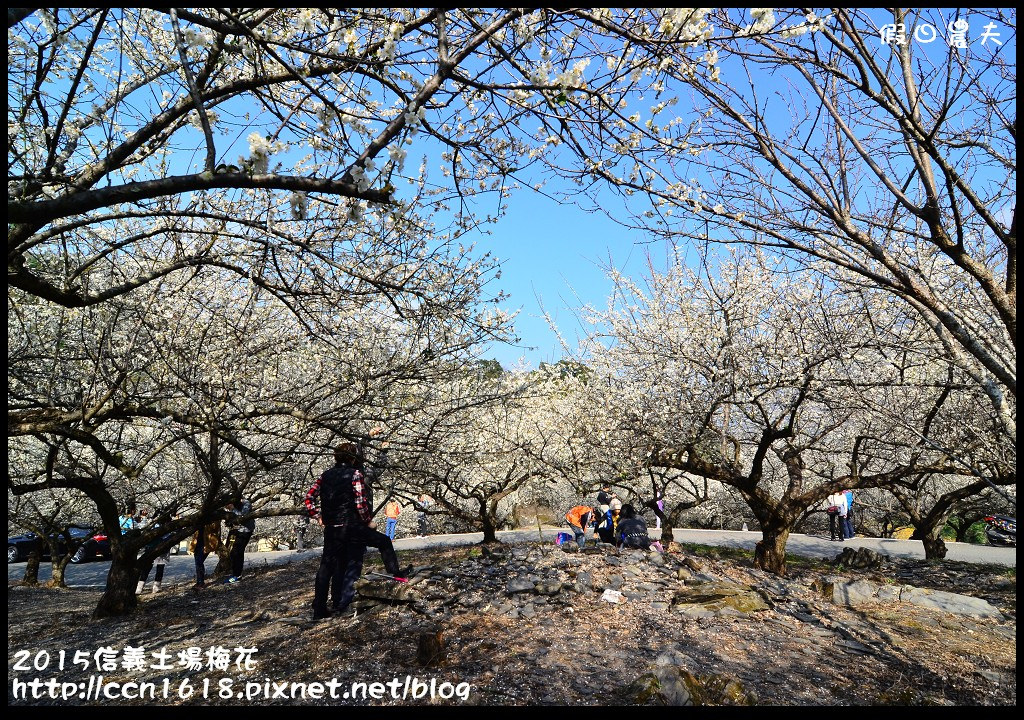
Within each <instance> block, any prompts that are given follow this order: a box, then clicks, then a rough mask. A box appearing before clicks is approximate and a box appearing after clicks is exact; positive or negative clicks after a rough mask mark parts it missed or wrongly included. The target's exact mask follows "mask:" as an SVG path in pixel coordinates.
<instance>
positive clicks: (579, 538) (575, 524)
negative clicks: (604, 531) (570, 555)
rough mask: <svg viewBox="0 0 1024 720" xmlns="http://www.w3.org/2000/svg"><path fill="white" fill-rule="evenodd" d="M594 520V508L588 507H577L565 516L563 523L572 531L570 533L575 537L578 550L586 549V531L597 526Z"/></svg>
mask: <svg viewBox="0 0 1024 720" xmlns="http://www.w3.org/2000/svg"><path fill="white" fill-rule="evenodd" d="M596 518H597V515H596V513H595V512H594V508H592V507H590V506H589V505H577V506H575V507H574V508H572V509H571V510H569V512H567V513H566V514H565V521H566V522H567V523H568V524H569V527H570V528H571V529H572V533H573V535H574V536H575V537H576V544H577V545H578V546H579V548H580V550H582V549H583V548H585V547H586V545H587V529H588V528H589V527H590V526H592V525H596V524H597V522H596Z"/></svg>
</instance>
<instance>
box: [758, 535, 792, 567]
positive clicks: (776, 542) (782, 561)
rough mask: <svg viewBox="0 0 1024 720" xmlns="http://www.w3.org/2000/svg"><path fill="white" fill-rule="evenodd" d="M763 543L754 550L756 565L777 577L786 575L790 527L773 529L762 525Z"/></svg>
mask: <svg viewBox="0 0 1024 720" xmlns="http://www.w3.org/2000/svg"><path fill="white" fill-rule="evenodd" d="M761 535H762V536H761V541H760V542H759V543H757V545H756V546H755V548H754V565H755V567H758V568H760V569H762V570H764V571H765V572H770V573H774V574H775V575H785V574H786V541H787V540H788V539H789V528H788V527H773V526H771V525H767V524H765V523H763V522H762V523H761Z"/></svg>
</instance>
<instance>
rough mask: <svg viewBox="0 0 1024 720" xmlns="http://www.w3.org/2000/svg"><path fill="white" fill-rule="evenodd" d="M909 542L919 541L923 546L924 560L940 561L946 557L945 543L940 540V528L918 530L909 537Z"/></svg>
mask: <svg viewBox="0 0 1024 720" xmlns="http://www.w3.org/2000/svg"><path fill="white" fill-rule="evenodd" d="M910 539H911V540H920V541H921V543H922V544H923V545H924V557H925V559H926V560H942V559H943V558H945V557H946V543H945V541H944V540H943V539H942V526H941V525H940V526H938V527H933V528H919V529H917V530H915V531H914V534H913V535H911V536H910Z"/></svg>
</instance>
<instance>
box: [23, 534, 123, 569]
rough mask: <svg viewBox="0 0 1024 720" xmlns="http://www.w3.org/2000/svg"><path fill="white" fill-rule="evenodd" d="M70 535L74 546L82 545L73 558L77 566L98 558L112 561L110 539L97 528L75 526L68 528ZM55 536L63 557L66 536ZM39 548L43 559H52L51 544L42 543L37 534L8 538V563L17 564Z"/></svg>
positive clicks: (65, 547) (58, 549)
mask: <svg viewBox="0 0 1024 720" xmlns="http://www.w3.org/2000/svg"><path fill="white" fill-rule="evenodd" d="M68 534H69V535H70V536H71V539H72V541H73V544H76V543H78V542H81V543H82V544H81V545H80V546H79V548H78V550H76V551H75V554H74V555H73V556H72V557H71V562H73V563H76V564H77V563H83V562H89V561H90V560H95V559H96V558H97V557H100V558H103V559H110V539H109V538H108V537H107V536H106V535H104V534H103V533H102V532H97V531H96V529H95V528H92V527H88V526H75V525H73V526H71V527H69V528H68ZM54 535H56V536H57V552H59V553H60V554H61V555H63V554H64V553H65V552H67V542H66V540H65V538H64V535H63V533H54ZM51 537H53V535H51ZM82 541H84V542H82ZM37 548H38V549H39V553H40V556H41V557H42V558H43V559H47V558H49V557H50V545H49V543H44V542H41V539H40V537H39V536H38V535H36V534H35V533H33V532H27V533H23V534H21V535H11V536H9V537H8V538H7V562H8V563H16V562H20V561H22V560H25V559H26V558H28V556H29V553H31V552H32V551H33V550H34V549H37Z"/></svg>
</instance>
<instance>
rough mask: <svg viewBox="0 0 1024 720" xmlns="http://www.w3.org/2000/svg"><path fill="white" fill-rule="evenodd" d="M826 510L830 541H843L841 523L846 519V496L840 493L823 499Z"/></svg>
mask: <svg viewBox="0 0 1024 720" xmlns="http://www.w3.org/2000/svg"><path fill="white" fill-rule="evenodd" d="M825 505H826V506H827V509H828V532H829V536H830V537H829V539H830V540H840V541H842V540H843V539H844V535H845V534H846V533H845V529H844V526H843V523H844V522H845V519H846V496H845V495H843V493H841V492H837V493H832V494H831V495H829V496H828V498H826V499H825Z"/></svg>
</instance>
